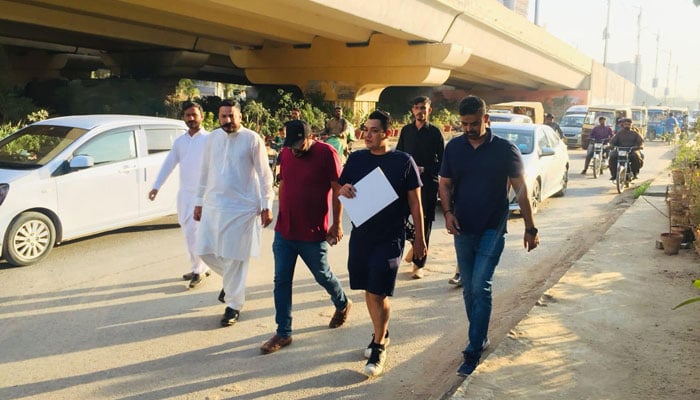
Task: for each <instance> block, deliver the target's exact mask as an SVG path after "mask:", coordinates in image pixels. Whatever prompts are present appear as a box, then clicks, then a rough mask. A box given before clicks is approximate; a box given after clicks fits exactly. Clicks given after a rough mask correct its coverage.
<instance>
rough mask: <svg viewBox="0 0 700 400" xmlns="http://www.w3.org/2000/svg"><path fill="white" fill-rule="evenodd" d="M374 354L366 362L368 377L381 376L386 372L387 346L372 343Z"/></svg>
mask: <svg viewBox="0 0 700 400" xmlns="http://www.w3.org/2000/svg"><path fill="white" fill-rule="evenodd" d="M370 348H371V351H372V354H370V356H369V360H367V364H365V375H367V376H368V377H370V378H371V377H375V376H379V375H381V374H382V372H384V364H386V348H385V346H384V345H383V344H376V343H372V344H371V345H370Z"/></svg>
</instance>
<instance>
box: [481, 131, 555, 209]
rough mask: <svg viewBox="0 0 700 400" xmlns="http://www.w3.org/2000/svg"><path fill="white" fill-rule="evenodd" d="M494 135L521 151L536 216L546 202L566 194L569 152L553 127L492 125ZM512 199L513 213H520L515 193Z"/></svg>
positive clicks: (512, 193)
mask: <svg viewBox="0 0 700 400" xmlns="http://www.w3.org/2000/svg"><path fill="white" fill-rule="evenodd" d="M491 132H492V133H493V134H494V135H496V136H499V137H501V138H504V139H507V140H509V141H510V142H511V143H513V144H515V145H516V146H517V147H518V149H519V150H520V153H521V154H522V157H523V163H524V167H525V182H526V183H527V187H528V188H529V190H530V201H531V202H532V212H533V213H536V212H537V210H538V209H539V205H540V204H541V203H542V201H544V200H545V199H547V198H549V197H551V196H564V194H566V188H567V185H568V182H569V153H568V151H567V148H566V144H565V143H564V142H563V141H562V139H560V138H559V135H558V134H557V133H556V132H554V130H553V129H552V128H550V127H549V126H547V125H543V124H528V123H525V124H515V123H509V122H493V123H491ZM510 200H511V201H510V209H511V211H519V210H520V206H519V205H518V202H517V198H516V196H515V192H513V191H512V190H511V193H510Z"/></svg>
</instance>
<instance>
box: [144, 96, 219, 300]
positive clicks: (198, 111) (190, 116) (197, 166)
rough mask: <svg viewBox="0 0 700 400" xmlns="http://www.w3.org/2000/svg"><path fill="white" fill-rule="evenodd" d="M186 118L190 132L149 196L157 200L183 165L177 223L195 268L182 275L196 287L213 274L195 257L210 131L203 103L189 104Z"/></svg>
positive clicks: (177, 142)
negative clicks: (197, 211)
mask: <svg viewBox="0 0 700 400" xmlns="http://www.w3.org/2000/svg"><path fill="white" fill-rule="evenodd" d="M182 117H183V119H184V120H185V123H186V124H187V128H188V129H187V131H185V133H184V134H183V135H182V136H179V137H178V138H177V139H175V141H174V142H173V147H172V148H171V149H170V152H169V153H168V155H167V156H166V157H165V161H164V162H163V165H162V166H161V167H160V172H159V173H158V177H157V178H156V181H155V182H154V183H153V189H152V190H151V191H150V192H149V193H148V198H149V199H150V200H151V201H154V200H155V199H156V196H157V195H158V191H159V190H160V188H161V186H163V184H164V183H165V181H166V180H167V179H168V176H170V173H172V172H173V169H175V167H176V166H178V165H179V166H180V189H179V190H178V192H177V221H178V223H179V224H180V227H181V228H182V232H183V233H184V234H185V244H186V248H187V255H188V257H189V259H190V269H191V271H190V272H188V273H186V274H184V275H182V279H184V280H186V281H190V283H189V287H190V288H194V287H196V286H197V285H199V284H200V283H201V282H202V280H203V279H204V277H205V276H209V275H210V274H211V272H210V271H209V267H208V266H207V265H206V264H205V263H204V261H202V259H201V258H200V257H199V256H197V255H196V254H195V243H196V240H197V227H198V226H199V222H197V221H195V220H194V218H193V213H194V203H195V199H196V197H197V186H198V185H199V175H200V170H201V168H202V157H203V154H204V146H205V144H206V141H207V136H208V135H209V132H207V131H206V130H205V129H204V128H202V120H203V119H204V116H203V112H202V106H200V105H199V104H197V103H194V102H191V101H187V102H185V103H184V104H183V106H182Z"/></svg>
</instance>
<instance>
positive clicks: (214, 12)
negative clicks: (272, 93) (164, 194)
mask: <svg viewBox="0 0 700 400" xmlns="http://www.w3.org/2000/svg"><path fill="white" fill-rule="evenodd" d="M0 9H2V10H3V12H2V13H0V44H2V45H3V46H4V48H5V49H6V53H7V63H8V68H7V70H8V73H9V74H10V78H11V79H12V80H13V81H15V82H27V81H30V80H34V79H46V78H50V77H58V76H65V77H81V76H83V77H84V76H86V74H88V73H89V72H90V71H92V70H95V69H96V68H98V67H103V68H109V69H110V70H111V72H112V74H114V75H118V76H130V77H146V76H165V77H168V76H169V77H189V78H195V79H205V80H217V81H228V82H239V83H251V84H292V85H296V86H298V87H299V88H301V89H302V90H303V91H308V90H318V91H321V92H323V93H325V96H326V100H329V101H346V102H368V103H372V102H374V101H376V100H377V99H378V98H379V94H380V93H381V91H382V90H383V89H384V88H386V87H388V86H438V85H442V84H445V83H447V84H450V85H454V86H457V87H460V88H464V89H467V90H471V91H482V90H528V91H537V90H600V89H596V88H598V87H601V82H603V80H604V81H605V85H604V89H603V90H604V91H606V93H604V96H605V97H606V99H608V100H609V101H612V102H624V97H625V96H627V95H628V94H624V93H623V94H622V97H623V98H620V94H619V93H618V94H615V95H613V96H608V95H609V93H607V91H608V81H609V80H610V76H609V73H608V72H607V71H606V70H605V69H604V68H603V69H601V68H598V71H597V72H598V73H595V72H596V66H595V63H594V62H593V60H592V59H591V58H589V57H587V56H585V55H584V54H582V53H580V52H579V51H577V50H575V49H574V48H572V47H570V46H569V45H567V44H565V43H564V42H562V41H560V40H559V39H557V38H555V37H554V36H552V35H550V34H549V33H547V32H546V31H545V30H544V29H542V28H540V27H538V26H536V25H534V24H532V23H531V22H529V21H528V20H526V19H525V18H523V17H521V16H519V15H517V14H515V13H514V12H512V11H510V10H509V9H507V8H505V7H503V6H502V5H501V4H500V3H499V2H497V1H495V0H432V1H429V0H423V1H422V0H352V1H347V0H257V1H254V0H197V1H185V0H0ZM603 75H605V76H604V77H603ZM597 76H599V77H597ZM618 78H619V77H618ZM620 79H621V78H620ZM596 80H597V81H596ZM616 81H619V79H617V78H616ZM623 81H624V80H623ZM617 86H619V85H617ZM617 86H616V87H615V90H616V91H619V90H620V88H619V87H617ZM623 86H626V85H624V83H623ZM630 91H633V88H627V87H623V88H622V92H630ZM595 96H596V95H595V94H594V95H593V96H592V97H593V98H595ZM630 96H631V95H630ZM630 102H631V97H630Z"/></svg>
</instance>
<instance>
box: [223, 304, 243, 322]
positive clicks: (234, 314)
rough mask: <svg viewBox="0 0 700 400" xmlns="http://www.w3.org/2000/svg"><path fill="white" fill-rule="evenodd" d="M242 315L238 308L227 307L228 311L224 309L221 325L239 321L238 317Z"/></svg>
mask: <svg viewBox="0 0 700 400" xmlns="http://www.w3.org/2000/svg"><path fill="white" fill-rule="evenodd" d="M239 316H240V312H239V311H238V310H234V309H233V308H231V307H226V311H224V317H223V318H221V326H231V325H233V324H235V323H236V321H238V317H239Z"/></svg>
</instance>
